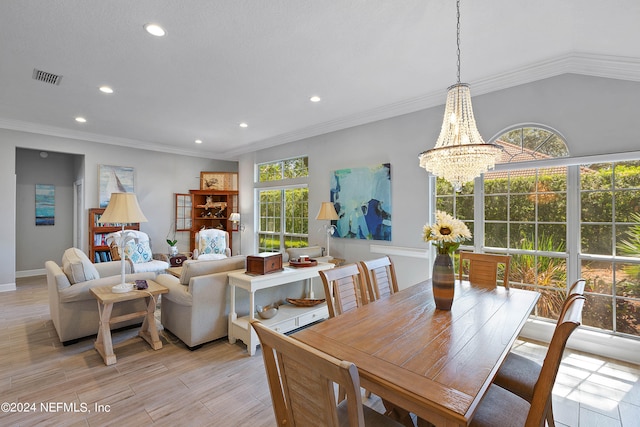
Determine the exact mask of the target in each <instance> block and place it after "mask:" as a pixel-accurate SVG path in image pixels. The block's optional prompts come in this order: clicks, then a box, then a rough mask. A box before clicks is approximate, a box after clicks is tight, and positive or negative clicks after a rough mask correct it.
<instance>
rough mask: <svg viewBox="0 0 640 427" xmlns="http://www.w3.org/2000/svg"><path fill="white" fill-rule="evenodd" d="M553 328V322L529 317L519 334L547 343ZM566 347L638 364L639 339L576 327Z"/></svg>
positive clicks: (639, 354)
mask: <svg viewBox="0 0 640 427" xmlns="http://www.w3.org/2000/svg"><path fill="white" fill-rule="evenodd" d="M554 328H555V323H551V322H544V321H541V320H533V319H530V320H529V321H527V323H526V324H525V325H524V328H523V329H522V332H521V334H520V335H521V336H522V337H524V338H529V339H532V340H536V341H542V342H546V343H548V342H549V341H550V340H551V336H552V335H553V330H554ZM567 348H571V349H573V350H578V351H584V352H585V353H591V354H595V355H599V356H604V357H608V358H611V359H616V360H621V361H623V362H628V363H634V364H636V365H640V340H636V339H633V338H624V337H621V336H616V335H609V334H606V333H602V332H598V331H593V330H590V329H586V328H578V329H576V330H575V331H574V332H573V334H572V335H571V337H570V338H569V341H568V342H567Z"/></svg>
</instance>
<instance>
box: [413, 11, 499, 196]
mask: <svg viewBox="0 0 640 427" xmlns="http://www.w3.org/2000/svg"><path fill="white" fill-rule="evenodd" d="M456 7H457V12H458V15H457V17H458V27H457V28H458V31H457V44H458V51H457V52H458V83H457V84H455V85H453V86H450V87H449V88H448V89H447V103H446V105H445V110H444V118H443V120H442V128H441V129H440V136H438V140H437V141H436V145H435V147H434V148H432V149H431V150H427V151H424V152H422V153H421V154H420V156H419V159H420V166H421V167H423V168H425V169H426V170H428V171H429V172H431V173H433V174H434V175H436V176H439V177H441V178H444V179H445V180H447V181H449V182H450V183H451V184H452V185H453V186H454V188H455V189H456V190H459V189H460V188H461V187H462V184H464V183H465V182H468V181H472V180H473V179H474V178H475V177H477V176H480V175H481V174H483V173H484V172H486V171H488V170H489V169H493V167H494V166H495V164H496V160H498V159H499V158H500V155H501V153H502V150H503V148H502V147H501V146H499V145H497V144H487V143H486V142H484V140H483V139H482V136H480V132H478V129H477V127H476V120H475V118H474V117H473V108H472V106H471V92H470V91H469V85H468V84H466V83H460V1H459V0H458V1H457V2H456Z"/></svg>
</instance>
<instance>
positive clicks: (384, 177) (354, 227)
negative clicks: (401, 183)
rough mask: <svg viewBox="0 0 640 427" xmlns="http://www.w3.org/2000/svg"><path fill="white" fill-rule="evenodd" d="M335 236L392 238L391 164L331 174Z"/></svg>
mask: <svg viewBox="0 0 640 427" xmlns="http://www.w3.org/2000/svg"><path fill="white" fill-rule="evenodd" d="M331 201H332V202H333V206H334V207H335V208H336V212H337V213H338V217H339V219H338V220H337V221H331V223H332V225H334V226H335V227H336V232H335V234H334V236H335V237H343V238H347V239H366V240H389V241H390V240H391V165H390V164H389V163H385V164H380V165H376V166H371V167H364V168H352V169H340V170H337V171H334V172H333V174H332V176H331Z"/></svg>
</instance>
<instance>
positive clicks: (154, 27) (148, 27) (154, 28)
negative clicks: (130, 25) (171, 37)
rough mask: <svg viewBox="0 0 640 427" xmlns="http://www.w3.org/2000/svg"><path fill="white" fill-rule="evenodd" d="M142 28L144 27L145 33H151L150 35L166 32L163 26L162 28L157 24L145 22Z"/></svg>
mask: <svg viewBox="0 0 640 427" xmlns="http://www.w3.org/2000/svg"><path fill="white" fill-rule="evenodd" d="M144 29H145V31H146V32H147V33H149V34H151V35H152V36H156V37H162V36H164V35H165V34H167V32H166V31H165V30H164V28H162V27H161V26H160V25H158V24H145V26H144Z"/></svg>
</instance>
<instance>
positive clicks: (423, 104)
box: [0, 53, 640, 160]
mask: <svg viewBox="0 0 640 427" xmlns="http://www.w3.org/2000/svg"><path fill="white" fill-rule="evenodd" d="M562 74H581V75H587V76H593V77H604V78H610V79H619V80H628V81H636V82H637V81H640V59H638V58H631V57H621V56H610V55H595V54H589V53H570V54H567V55H562V56H558V57H554V58H549V59H547V60H544V61H539V62H536V63H533V64H529V65H526V66H524V67H520V68H517V69H514V70H512V71H509V72H506V73H501V74H496V75H492V76H490V77H487V78H483V79H478V80H475V81H471V82H469V84H470V85H471V86H472V88H473V94H474V96H477V95H483V94H487V93H491V92H495V91H498V90H503V89H508V88H510V87H514V86H518V85H522V84H526V83H531V82H534V81H538V80H542V79H546V78H550V77H555V76H559V75H562ZM444 100H445V97H444V96H443V95H442V91H438V92H437V93H428V94H423V95H420V96H416V97H414V98H409V99H406V100H403V101H400V102H396V103H393V104H388V105H383V106H379V107H376V108H373V109H370V110H366V111H361V112H358V113H355V114H351V115H349V116H345V117H341V118H338V119H335V120H330V121H326V122H323V123H318V124H315V125H312V126H308V127H305V128H301V129H297V130H294V131H291V132H287V133H283V134H280V135H276V136H273V137H270V138H266V139H263V140H259V141H255V142H253V143H250V144H246V145H243V146H242V147H239V148H237V149H233V150H228V151H224V152H215V151H206V152H203V151H200V150H185V149H184V148H176V147H171V146H167V145H164V144H158V143H153V142H150V141H140V140H132V139H126V138H117V137H110V136H107V135H100V134H94V133H89V132H82V131H75V130H71V129H63V128H57V127H53V126H45V125H41V124H36V123H29V122H22V121H17V120H8V119H0V128H4V129H11V130H19V131H23V132H30V133H37V134H43V135H49V136H57V137H61V138H69V139H77V140H83V141H91V142H98V143H102V144H111V145H118V146H122V147H129V148H131V147H135V148H137V149H142V150H150V151H158V152H164V153H169V154H179V155H186V156H193V157H203V156H205V157H209V158H212V159H220V160H237V158H238V157H239V156H240V155H242V154H246V153H250V152H254V151H257V150H262V149H266V148H270V147H274V146H276V145H281V144H285V143H289V142H294V141H299V140H302V139H306V138H311V137H314V136H318V135H323V134H327V133H331V132H335V131H338V130H342V129H347V128H351V127H354V126H359V125H363V124H366V123H371V122H375V121H379V120H384V119H388V118H391V117H396V116H401V115H404V114H409V113H414V112H416V111H420V110H425V109H428V108H432V107H436V106H439V105H443V104H444Z"/></svg>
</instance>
